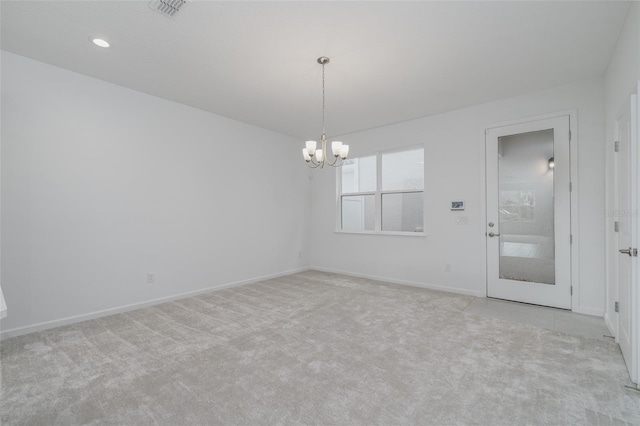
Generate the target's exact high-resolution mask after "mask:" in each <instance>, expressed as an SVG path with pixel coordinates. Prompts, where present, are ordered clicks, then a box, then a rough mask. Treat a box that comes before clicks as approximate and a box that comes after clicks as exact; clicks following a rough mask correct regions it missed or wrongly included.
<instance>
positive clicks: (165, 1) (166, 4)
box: [149, 0, 187, 18]
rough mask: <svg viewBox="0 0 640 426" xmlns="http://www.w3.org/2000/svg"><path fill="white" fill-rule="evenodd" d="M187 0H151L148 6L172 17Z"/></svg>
mask: <svg viewBox="0 0 640 426" xmlns="http://www.w3.org/2000/svg"><path fill="white" fill-rule="evenodd" d="M186 2H187V0H151V3H149V7H150V8H151V9H153V10H155V11H157V12H160V13H162V14H163V15H166V16H169V17H170V18H173V17H175V16H176V13H178V11H180V8H181V7H182V6H184V4H185V3H186Z"/></svg>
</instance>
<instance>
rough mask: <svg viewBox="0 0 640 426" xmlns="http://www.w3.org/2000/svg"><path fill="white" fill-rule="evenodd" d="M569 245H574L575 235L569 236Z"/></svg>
mask: <svg viewBox="0 0 640 426" xmlns="http://www.w3.org/2000/svg"><path fill="white" fill-rule="evenodd" d="M569 244H573V234H569Z"/></svg>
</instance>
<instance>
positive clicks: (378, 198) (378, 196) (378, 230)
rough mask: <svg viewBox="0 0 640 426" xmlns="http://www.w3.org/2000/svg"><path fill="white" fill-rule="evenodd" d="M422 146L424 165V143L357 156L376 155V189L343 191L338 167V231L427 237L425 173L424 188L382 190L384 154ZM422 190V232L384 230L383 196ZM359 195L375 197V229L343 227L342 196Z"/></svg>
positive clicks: (343, 232) (340, 171) (342, 232)
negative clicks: (347, 228) (425, 227)
mask: <svg viewBox="0 0 640 426" xmlns="http://www.w3.org/2000/svg"><path fill="white" fill-rule="evenodd" d="M419 148H422V155H423V165H424V163H425V162H424V144H418V145H410V146H403V147H400V148H393V149H387V150H384V151H376V152H374V153H370V154H364V155H360V156H358V157H354V159H356V158H364V157H371V156H375V157H376V190H375V191H366V192H346V193H342V170H341V168H340V167H339V168H336V222H335V223H336V229H335V232H336V233H340V234H363V235H395V236H403V237H425V236H426V235H427V234H426V233H425V232H424V224H425V223H426V220H425V219H426V218H425V217H424V214H425V211H426V208H425V207H426V205H425V204H426V197H424V193H425V184H424V175H425V173H424V172H423V174H422V189H401V190H392V191H383V190H382V155H383V154H389V153H393V152H402V151H411V150H414V149H419ZM417 192H422V194H423V197H422V198H423V205H422V229H423V231H422V232H408V231H383V230H382V196H383V195H386V194H408V193H417ZM358 195H373V196H374V198H375V201H374V206H375V225H374V229H373V230H364V231H351V230H344V229H342V197H343V196H358Z"/></svg>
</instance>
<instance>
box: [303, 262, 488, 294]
mask: <svg viewBox="0 0 640 426" xmlns="http://www.w3.org/2000/svg"><path fill="white" fill-rule="evenodd" d="M309 269H310V270H313V271H320V272H330V273H334V274H341V275H349V276H352V277H358V278H367V279H370V280H376V281H386V282H388V283H393V284H402V285H408V286H411V287H420V288H426V289H429V290H438V291H446V292H449V293H457V294H464V295H466V296H474V297H485V295H484V293H483V292H482V291H474V290H468V289H466V288H457V287H447V286H443V285H436V284H427V283H419V282H416V281H407V280H398V279H395V278H389V277H380V276H376V275H368V274H359V273H356V272H349V271H340V270H338V269H330V268H323V267H320V266H312V267H310V268H309Z"/></svg>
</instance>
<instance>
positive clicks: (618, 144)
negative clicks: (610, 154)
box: [613, 141, 620, 152]
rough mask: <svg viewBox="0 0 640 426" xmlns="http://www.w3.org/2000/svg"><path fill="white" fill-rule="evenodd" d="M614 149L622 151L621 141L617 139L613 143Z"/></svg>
mask: <svg viewBox="0 0 640 426" xmlns="http://www.w3.org/2000/svg"><path fill="white" fill-rule="evenodd" d="M613 150H614V151H615V152H620V141H615V142H614V143H613Z"/></svg>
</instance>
